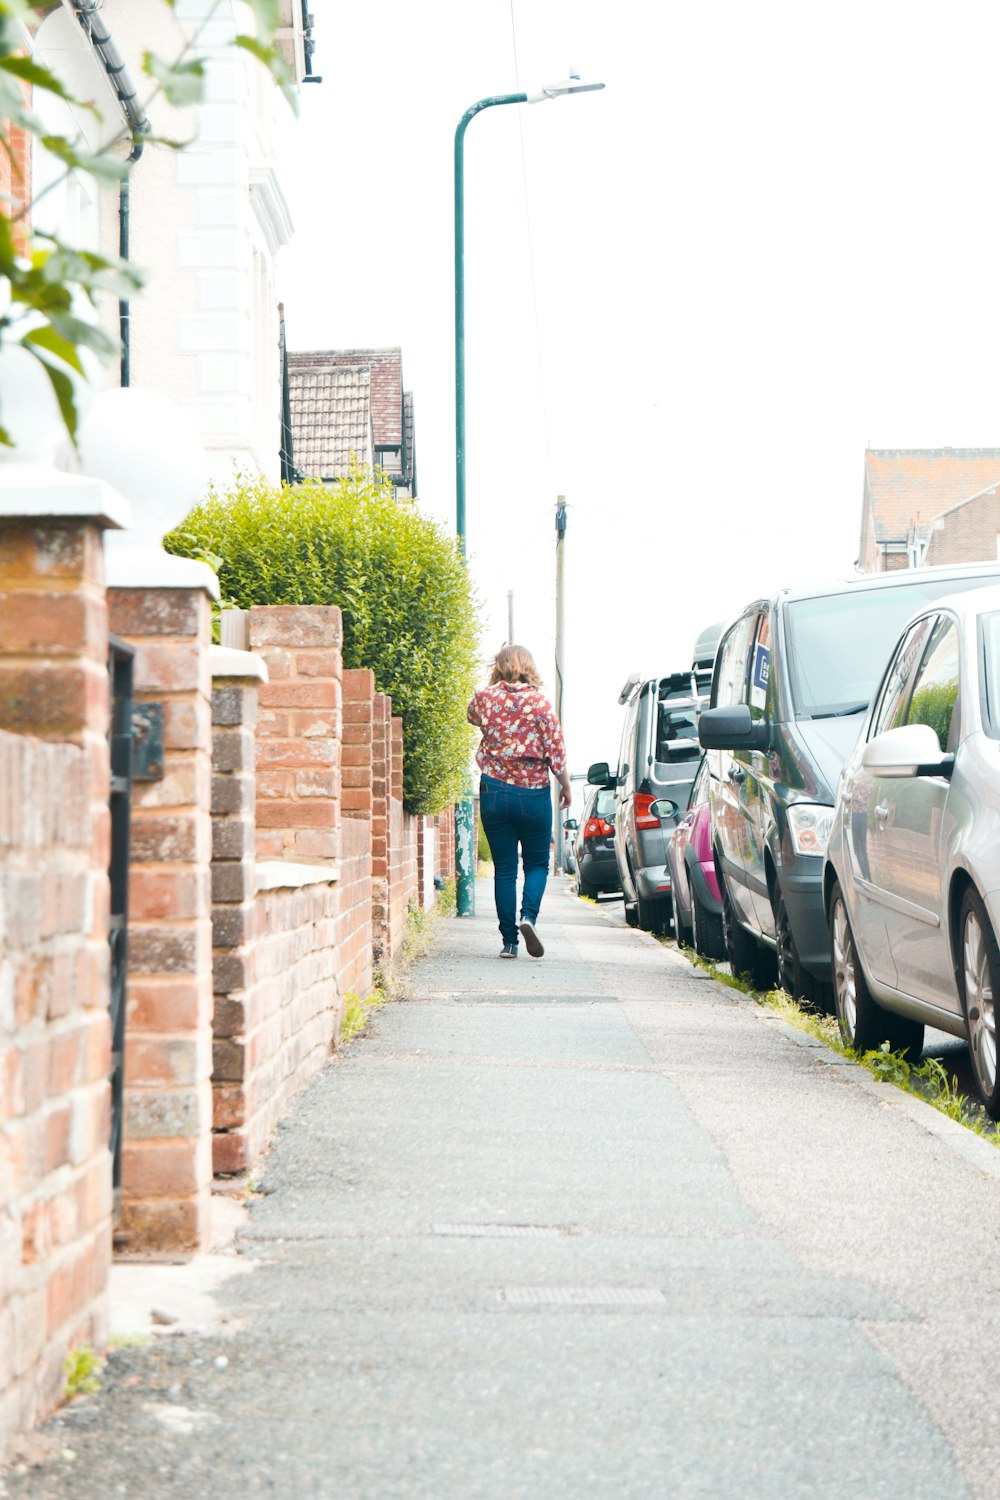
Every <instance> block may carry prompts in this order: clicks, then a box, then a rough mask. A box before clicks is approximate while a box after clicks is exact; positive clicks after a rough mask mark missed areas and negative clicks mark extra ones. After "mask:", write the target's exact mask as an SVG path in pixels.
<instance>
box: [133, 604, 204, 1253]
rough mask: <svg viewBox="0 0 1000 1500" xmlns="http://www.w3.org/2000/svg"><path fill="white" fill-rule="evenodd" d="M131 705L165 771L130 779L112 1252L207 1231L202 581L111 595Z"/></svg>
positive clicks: (186, 1242) (149, 1248) (179, 1248)
mask: <svg viewBox="0 0 1000 1500" xmlns="http://www.w3.org/2000/svg"><path fill="white" fill-rule="evenodd" d="M108 607H109V618H110V622H111V629H112V631H113V632H114V633H115V634H117V635H120V636H122V637H124V638H125V639H126V640H127V641H129V642H130V643H131V644H132V645H133V646H134V648H135V668H134V671H135V677H134V687H135V696H136V699H137V700H139V701H142V700H143V699H145V700H147V701H156V702H160V703H162V704H163V706H164V765H163V775H162V777H160V778H159V779H157V780H152V781H135V782H134V783H133V787H132V829H131V841H130V843H131V860H132V863H131V867H130V870H129V963H128V971H129V976H128V990H127V994H128V1001H127V1007H126V1034H125V1135H124V1140H125V1144H124V1149H123V1153H122V1203H121V1217H120V1222H119V1224H118V1226H117V1229H116V1243H117V1244H118V1245H119V1247H120V1248H121V1249H122V1250H125V1251H129V1252H135V1253H139V1254H142V1253H147V1252H156V1253H157V1254H162V1253H164V1252H167V1253H183V1252H187V1251H191V1250H194V1249H196V1248H197V1247H198V1246H200V1245H201V1244H203V1243H204V1241H205V1238H206V1235H207V1231H208V1210H209V1197H210V1193H211V1183H212V1163H211V1142H210V1130H211V1117H212V1097H211V1082H210V1078H211V1037H212V933H211V894H210V879H211V871H210V859H211V822H210V814H209V803H210V796H211V711H210V701H209V700H210V687H211V681H210V676H209V667H208V654H207V652H208V645H209V642H210V639H211V615H210V601H209V598H208V595H207V594H206V593H204V592H203V591H202V590H201V589H189V588H166V589H139V588H136V589H109V590H108Z"/></svg>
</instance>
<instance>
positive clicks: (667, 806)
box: [649, 797, 680, 818]
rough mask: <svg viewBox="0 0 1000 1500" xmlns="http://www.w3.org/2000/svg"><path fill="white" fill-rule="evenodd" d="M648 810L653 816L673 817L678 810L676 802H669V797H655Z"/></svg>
mask: <svg viewBox="0 0 1000 1500" xmlns="http://www.w3.org/2000/svg"><path fill="white" fill-rule="evenodd" d="M649 810H650V812H651V813H652V814H653V817H654V818H675V817H676V816H677V814H678V813H679V812H680V808H679V807H678V806H677V803H676V802H671V800H670V798H669V797H657V799H656V801H655V802H654V803H653V804H652V805H651V806H650V809H649Z"/></svg>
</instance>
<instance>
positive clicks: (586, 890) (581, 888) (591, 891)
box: [576, 875, 597, 901]
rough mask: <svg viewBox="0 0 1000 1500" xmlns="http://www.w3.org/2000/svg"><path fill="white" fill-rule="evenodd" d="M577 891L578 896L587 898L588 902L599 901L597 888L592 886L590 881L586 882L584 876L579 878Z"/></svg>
mask: <svg viewBox="0 0 1000 1500" xmlns="http://www.w3.org/2000/svg"><path fill="white" fill-rule="evenodd" d="M576 889H577V894H578V895H580V896H586V898H587V900H588V901H596V900H597V886H596V885H592V884H591V882H590V881H589V880H584V878H583V876H582V875H578V876H577V879H576Z"/></svg>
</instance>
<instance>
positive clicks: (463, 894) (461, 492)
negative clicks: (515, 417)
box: [455, 68, 604, 917]
mask: <svg viewBox="0 0 1000 1500" xmlns="http://www.w3.org/2000/svg"><path fill="white" fill-rule="evenodd" d="M603 87H604V84H603V83H581V82H580V76H579V74H578V73H576V72H575V71H574V69H572V68H570V74H569V77H568V78H567V79H564V80H563V82H562V83H551V84H546V85H545V86H544V87H543V88H541V89H539V90H538V91H537V92H536V93H533V94H495V95H491V96H490V97H489V98H486V99H479V100H477V101H476V103H475V104H473V105H470V107H469V108H468V109H467V110H466V111H465V114H464V115H463V116H462V118H461V119H460V120H459V122H458V126H457V128H456V130H455V531H456V534H457V536H458V545H459V550H460V551H461V554H462V556H463V557H464V556H465V132H466V130H468V128H469V123H470V121H471V120H474V119H475V117H476V115H478V114H479V113H480V111H481V110H484V109H492V108H493V107H494V105H499V104H540V103H541V101H542V100H543V99H558V98H559V97H560V96H561V95H563V94H589V93H592V92H593V91H594V90H596V89H602V88H603ZM474 823H475V819H474V816H473V807H472V786H471V778H469V777H468V776H467V778H466V784H465V787H464V788H463V791H462V796H461V798H460V800H459V802H458V803H457V805H456V807H455V887H456V909H457V912H458V915H459V916H460V917H474V916H475V915H476V884H475V881H476V861H475V849H474V847H473V835H474V832H475V828H474Z"/></svg>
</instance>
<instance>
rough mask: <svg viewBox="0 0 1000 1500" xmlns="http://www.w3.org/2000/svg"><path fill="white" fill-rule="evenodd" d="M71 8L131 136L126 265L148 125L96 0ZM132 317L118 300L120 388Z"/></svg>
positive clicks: (124, 209) (123, 208)
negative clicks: (136, 174)
mask: <svg viewBox="0 0 1000 1500" xmlns="http://www.w3.org/2000/svg"><path fill="white" fill-rule="evenodd" d="M70 4H71V5H72V7H73V9H74V10H75V11H76V15H77V20H78V21H79V22H80V25H81V26H82V28H83V30H84V33H85V34H86V36H87V39H88V41H89V42H90V45H91V46H92V47H93V49H94V51H95V53H96V54H97V56H98V58H99V59H100V62H101V66H102V67H103V68H104V71H105V73H107V75H108V77H109V78H110V80H111V83H112V85H113V86H114V90H115V93H116V94H117V95H118V103H119V104H120V105H121V107H122V111H123V112H124V115H125V118H126V120H127V121H128V128H129V131H130V132H131V136H132V150H131V151H130V152H129V154H128V156H127V157H126V159H125V165H126V166H127V167H128V169H129V170H128V172H127V173H126V175H125V176H124V177H123V178H122V180H121V183H120V184H119V188H118V254H119V256H120V258H121V259H122V260H125V261H127V260H128V257H129V244H128V231H129V208H130V203H129V177H130V175H131V169H132V166H133V165H134V164H135V162H137V161H138V160H139V157H140V156H141V155H142V148H143V146H144V145H145V141H144V140H143V136H146V135H148V134H149V131H150V125H149V121H148V119H147V118H146V112H145V110H144V109H143V107H142V105H141V104H140V102H139V96H138V94H137V92H136V88H135V84H134V83H133V81H132V75H131V74H130V73H129V70H128V68H127V67H126V65H125V60H124V58H123V57H122V55H121V53H120V52H119V51H118V48H117V47H116V45H115V43H114V40H113V38H112V36H111V32H110V31H109V30H108V28H107V26H106V25H105V23H104V20H103V18H102V17H101V15H100V3H99V0H70ZM130 320H131V313H130V307H129V299H128V298H127V297H119V299H118V328H119V333H120V336H121V345H122V354H121V384H122V385H123V386H126V385H128V384H129V383H130V381H131V354H132V340H131V321H130Z"/></svg>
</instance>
